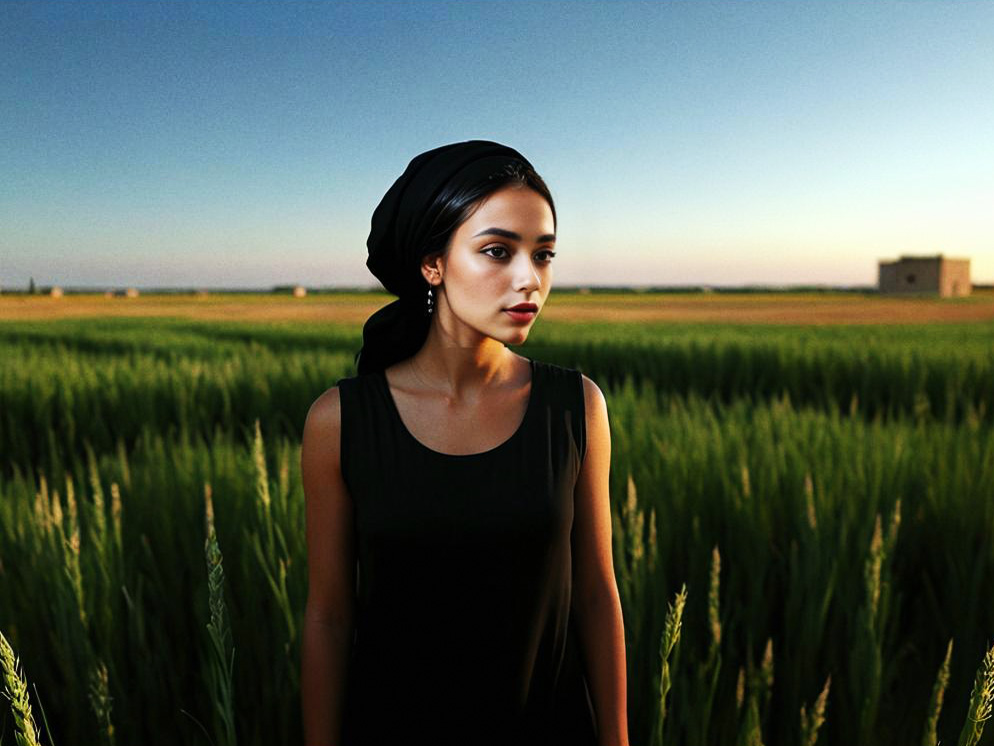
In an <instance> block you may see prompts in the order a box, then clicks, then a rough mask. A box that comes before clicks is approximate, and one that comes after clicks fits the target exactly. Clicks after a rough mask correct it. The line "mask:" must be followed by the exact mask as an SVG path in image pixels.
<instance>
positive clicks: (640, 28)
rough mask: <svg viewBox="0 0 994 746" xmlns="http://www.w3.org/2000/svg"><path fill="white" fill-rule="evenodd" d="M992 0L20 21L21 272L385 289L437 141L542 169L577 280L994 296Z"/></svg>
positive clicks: (122, 11)
mask: <svg viewBox="0 0 994 746" xmlns="http://www.w3.org/2000/svg"><path fill="white" fill-rule="evenodd" d="M992 49H994V3H987V2H977V3H971V2H945V3H940V2H900V3H894V2H873V3H870V2H860V3H857V2H847V3H831V2H818V3H814V2H800V1H797V2H762V1H761V0H750V1H748V2H746V1H744V0H743V1H739V2H722V3H705V2H689V0H688V1H684V2H620V1H618V0H612V1H611V2H567V1H563V2H529V1H528V0H509V1H506V2H498V1H491V2H469V1H467V0H462V1H459V2H431V1H430V0H419V1H418V2H399V1H397V2H366V1H364V2H355V3H331V2H327V3H305V2H281V3H263V2H244V3H235V2H213V3H194V2H182V1H172V2H161V3H160V2H137V1H131V2H100V3H96V2H86V3H79V2H70V3H60V2H51V1H46V2H33V3H17V2H10V1H9V0H8V1H5V2H3V3H0V142H2V143H3V147H2V148H0V174H2V175H3V176H2V178H0V284H2V285H3V286H4V287H12V286H22V285H26V283H27V281H28V278H29V276H33V277H34V278H35V280H36V282H38V283H39V284H62V285H69V286H72V285H95V286H105V285H106V286H118V285H131V284H135V285H139V286H210V287H243V286H253V287H266V286H270V285H273V284H282V283H289V282H303V283H305V284H308V285H311V286H316V285H339V284H341V285H370V286H375V285H377V282H376V279H375V278H374V277H373V276H372V275H371V274H370V273H369V272H368V270H367V269H366V267H365V260H366V247H365V240H366V235H367V233H368V230H369V219H370V215H371V214H372V211H373V208H374V207H375V206H376V204H377V202H378V201H379V199H380V197H381V196H382V195H383V193H384V192H385V191H386V189H387V188H388V187H389V186H390V184H391V183H392V182H393V180H394V179H395V178H396V177H397V176H398V175H399V174H400V173H401V172H402V171H403V169H404V167H405V166H406V165H407V163H408V161H409V160H410V159H411V158H412V157H413V156H414V155H416V154H417V153H420V152H422V151H424V150H427V149H429V148H432V147H436V146H438V145H441V144H443V143H446V142H452V141H456V140H466V139H474V138H483V139H493V140H497V141H500V142H504V143H507V144H508V145H511V146H513V147H515V148H517V149H518V150H520V151H521V152H523V153H524V154H525V155H526V156H528V158H529V159H530V160H531V161H532V163H533V164H534V165H535V166H536V168H537V169H538V170H539V172H540V173H542V174H543V176H544V177H545V178H546V180H547V182H548V183H549V185H550V187H551V189H552V192H553V195H554V197H555V199H556V206H557V212H558V215H559V227H558V237H559V241H558V244H559V245H558V247H557V252H558V256H557V257H556V260H555V262H556V264H555V265H554V266H555V267H556V270H555V282H556V283H562V284H573V283H598V284H614V283H618V284H628V283H633V284H647V283H651V284H665V285H670V284H674V285H677V284H714V285H732V284H748V283H763V284H767V283H768V284H795V283H818V284H821V283H824V284H873V283H875V281H876V272H877V260H878V259H887V258H894V257H896V256H898V255H899V254H936V253H940V252H942V253H945V254H947V255H949V256H953V257H961V256H962V257H970V258H971V259H972V270H973V277H974V281H975V282H994V209H992V205H994V54H992V53H991V50H992Z"/></svg>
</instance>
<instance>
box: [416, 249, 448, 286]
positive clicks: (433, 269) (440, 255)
mask: <svg viewBox="0 0 994 746" xmlns="http://www.w3.org/2000/svg"><path fill="white" fill-rule="evenodd" d="M421 275H422V276H423V277H424V278H425V280H426V281H427V282H428V284H429V285H438V284H439V282H440V281H441V279H442V277H444V276H445V255H444V252H435V253H434V254H428V255H426V256H425V257H424V258H423V259H422V260H421Z"/></svg>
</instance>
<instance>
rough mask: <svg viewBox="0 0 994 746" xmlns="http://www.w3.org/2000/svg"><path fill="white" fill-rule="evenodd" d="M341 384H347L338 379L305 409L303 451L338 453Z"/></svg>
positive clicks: (340, 427)
mask: <svg viewBox="0 0 994 746" xmlns="http://www.w3.org/2000/svg"><path fill="white" fill-rule="evenodd" d="M342 385H347V384H344V383H343V381H339V382H338V385H336V386H332V387H331V388H329V389H327V390H326V391H324V392H323V393H322V394H321V395H320V396H318V397H317V398H316V399H315V400H314V401H313V402H312V403H311V406H310V409H308V410H307V419H306V420H305V421H304V432H303V436H302V440H301V448H302V449H304V450H305V451H312V450H320V451H322V452H325V453H327V452H331V453H333V454H337V453H338V444H339V439H340V437H341V430H342V397H341V386H342Z"/></svg>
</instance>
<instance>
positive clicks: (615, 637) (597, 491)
mask: <svg viewBox="0 0 994 746" xmlns="http://www.w3.org/2000/svg"><path fill="white" fill-rule="evenodd" d="M583 398H584V403H585V408H586V425H587V450H586V455H585V456H584V459H583V465H582V467H581V469H580V476H579V478H578V480H577V483H576V491H575V493H574V501H573V502H574V505H575V510H574V515H573V522H574V523H573V537H574V538H573V541H574V545H573V546H574V554H573V563H574V565H573V566H574V589H573V611H574V613H575V614H576V617H577V629H578V631H579V636H580V646H581V649H582V651H583V658H584V661H585V663H586V668H587V676H588V683H589V685H590V689H591V697H592V698H593V701H594V708H595V710H596V714H597V726H598V728H597V729H598V733H599V739H598V740H599V743H600V746H628V706H627V699H628V695H627V686H626V664H625V628H624V622H623V619H622V614H621V600H620V597H619V595H618V583H617V580H616V579H615V576H614V560H613V555H612V551H611V505H610V487H609V482H608V475H609V472H610V469H611V431H610V428H609V425H608V414H607V402H606V401H605V399H604V394H603V392H601V390H600V388H599V387H598V386H597V384H595V383H594V382H593V381H592V380H590V379H589V378H587V376H583Z"/></svg>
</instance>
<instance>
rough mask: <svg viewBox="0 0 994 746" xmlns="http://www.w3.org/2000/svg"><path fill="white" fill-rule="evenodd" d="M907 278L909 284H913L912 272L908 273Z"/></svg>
mask: <svg viewBox="0 0 994 746" xmlns="http://www.w3.org/2000/svg"><path fill="white" fill-rule="evenodd" d="M907 280H908V284H909V285H914V284H915V275H914V273H913V272H912V273H911V274H910V275H908V277H907Z"/></svg>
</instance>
